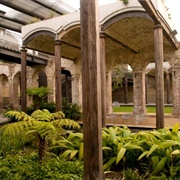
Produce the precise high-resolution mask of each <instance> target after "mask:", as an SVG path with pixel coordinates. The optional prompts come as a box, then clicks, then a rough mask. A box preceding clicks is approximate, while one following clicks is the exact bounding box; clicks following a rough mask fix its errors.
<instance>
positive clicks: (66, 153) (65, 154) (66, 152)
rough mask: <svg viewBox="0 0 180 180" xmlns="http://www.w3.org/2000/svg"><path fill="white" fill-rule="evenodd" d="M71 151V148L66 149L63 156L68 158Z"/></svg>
mask: <svg viewBox="0 0 180 180" xmlns="http://www.w3.org/2000/svg"><path fill="white" fill-rule="evenodd" d="M70 153H71V150H66V151H64V152H63V153H62V154H61V157H62V158H67V156H68V155H69V154H70Z"/></svg>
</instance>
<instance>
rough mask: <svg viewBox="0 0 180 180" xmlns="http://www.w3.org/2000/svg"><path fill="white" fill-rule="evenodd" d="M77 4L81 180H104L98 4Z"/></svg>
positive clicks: (85, 0)
mask: <svg viewBox="0 0 180 180" xmlns="http://www.w3.org/2000/svg"><path fill="white" fill-rule="evenodd" d="M80 2H81V3H80V18H81V52H82V92H83V135H84V175H83V180H103V179H104V175H103V169H102V165H103V160H102V114H101V112H102V107H101V104H102V103H101V72H100V71H101V69H100V65H101V63H100V54H99V49H100V43H99V23H98V11H97V10H98V9H97V8H98V0H81V1H80Z"/></svg>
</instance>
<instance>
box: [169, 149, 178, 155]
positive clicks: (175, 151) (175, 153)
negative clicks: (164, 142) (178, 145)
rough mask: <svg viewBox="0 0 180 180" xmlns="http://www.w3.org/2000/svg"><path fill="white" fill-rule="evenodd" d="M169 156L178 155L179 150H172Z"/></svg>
mask: <svg viewBox="0 0 180 180" xmlns="http://www.w3.org/2000/svg"><path fill="white" fill-rule="evenodd" d="M171 154H172V155H177V154H180V150H178V149H176V150H174V151H173V152H172V153H171Z"/></svg>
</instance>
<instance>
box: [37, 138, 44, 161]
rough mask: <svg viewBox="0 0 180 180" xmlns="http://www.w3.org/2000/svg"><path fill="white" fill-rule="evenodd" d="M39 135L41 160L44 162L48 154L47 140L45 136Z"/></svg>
mask: <svg viewBox="0 0 180 180" xmlns="http://www.w3.org/2000/svg"><path fill="white" fill-rule="evenodd" d="M38 137H39V162H40V163H42V161H43V159H44V156H45V154H46V140H45V138H44V137H41V136H40V135H39V134H38Z"/></svg>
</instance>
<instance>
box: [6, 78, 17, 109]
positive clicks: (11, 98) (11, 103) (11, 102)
mask: <svg viewBox="0 0 180 180" xmlns="http://www.w3.org/2000/svg"><path fill="white" fill-rule="evenodd" d="M8 81H9V107H10V108H12V109H13V108H14V102H15V101H16V99H15V97H14V86H13V80H12V78H9V79H8Z"/></svg>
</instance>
